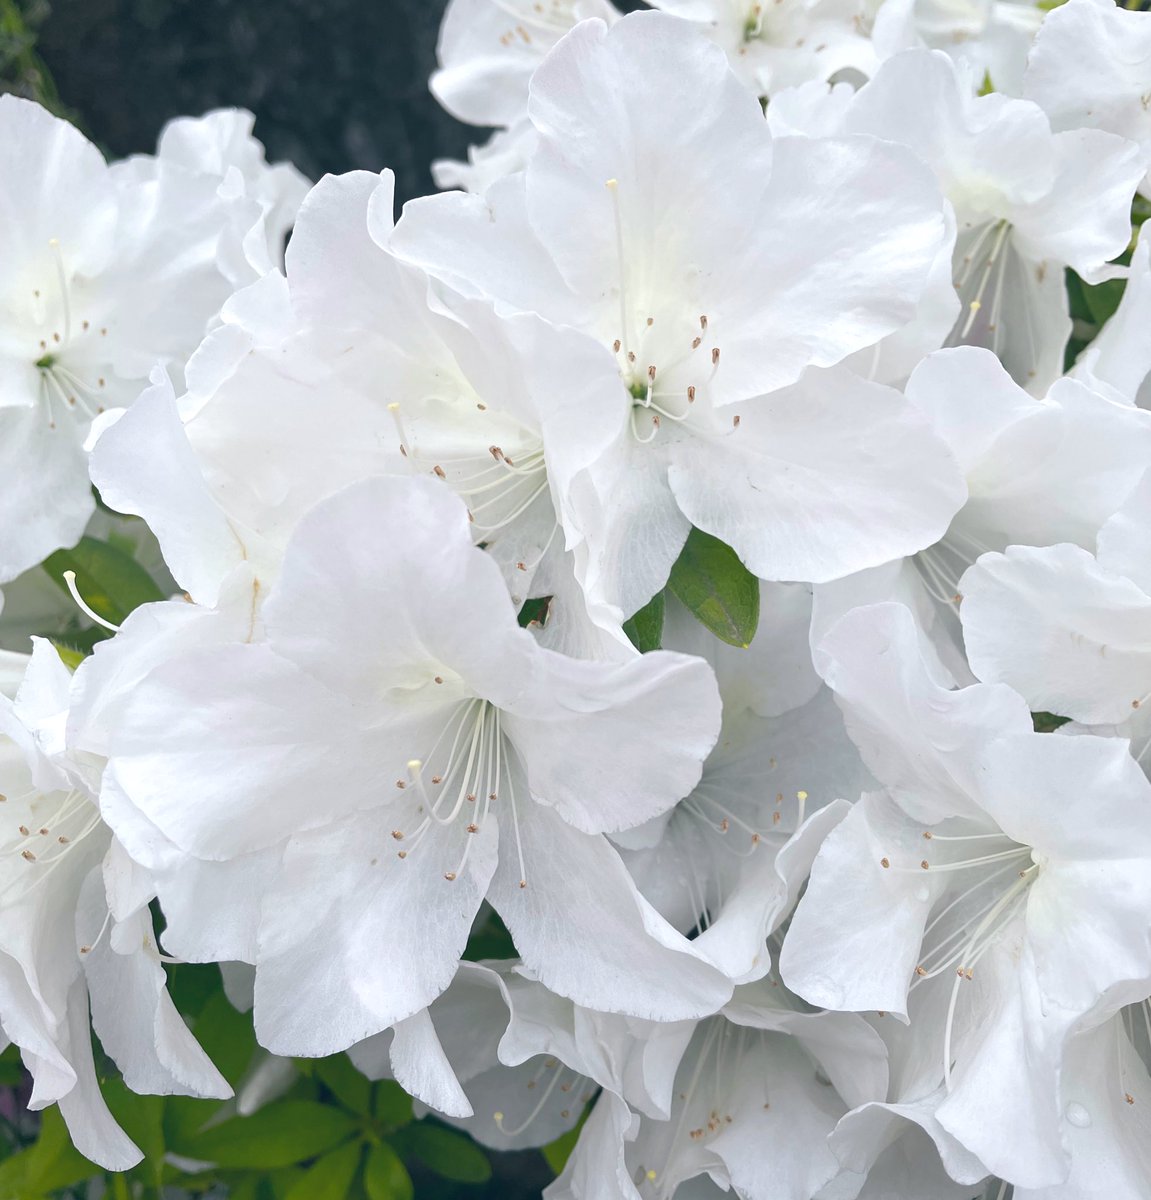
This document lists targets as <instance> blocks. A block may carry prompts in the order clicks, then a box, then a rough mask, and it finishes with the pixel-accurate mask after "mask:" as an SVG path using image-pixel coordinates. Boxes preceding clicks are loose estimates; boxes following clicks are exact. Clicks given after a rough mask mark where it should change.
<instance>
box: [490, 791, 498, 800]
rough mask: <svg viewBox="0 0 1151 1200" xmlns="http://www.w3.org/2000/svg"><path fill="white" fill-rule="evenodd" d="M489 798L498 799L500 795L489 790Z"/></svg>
mask: <svg viewBox="0 0 1151 1200" xmlns="http://www.w3.org/2000/svg"><path fill="white" fill-rule="evenodd" d="M488 799H489V800H496V799H498V797H497V796H496V794H495V792H489V793H488Z"/></svg>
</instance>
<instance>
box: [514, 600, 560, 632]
mask: <svg viewBox="0 0 1151 1200" xmlns="http://www.w3.org/2000/svg"><path fill="white" fill-rule="evenodd" d="M551 603H552V598H551V597H550V596H539V597H537V598H536V599H535V600H528V601H526V602H525V603H524V606H523V608H521V609H520V616H519V621H520V624H521V625H522V626H523V627H524V628H525V629H526V628H527V627H528V626H529V625H546V624H547V619H548V609H550V608H551Z"/></svg>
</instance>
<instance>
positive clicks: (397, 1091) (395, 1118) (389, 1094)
mask: <svg viewBox="0 0 1151 1200" xmlns="http://www.w3.org/2000/svg"><path fill="white" fill-rule="evenodd" d="M372 1112H373V1113H374V1114H375V1117H376V1120H377V1121H379V1122H380V1124H381V1125H383V1126H384V1127H385V1128H387V1129H399V1128H400V1127H401V1126H403V1125H410V1124H411V1121H412V1098H411V1096H409V1095H408V1093H407V1092H405V1091H404V1089H403V1088H402V1087H400V1085H399V1084H398V1083H396V1082H395V1081H394V1080H392V1079H384V1080H382V1081H381V1082H380V1083H377V1084H376V1089H375V1095H374V1097H373V1099H372Z"/></svg>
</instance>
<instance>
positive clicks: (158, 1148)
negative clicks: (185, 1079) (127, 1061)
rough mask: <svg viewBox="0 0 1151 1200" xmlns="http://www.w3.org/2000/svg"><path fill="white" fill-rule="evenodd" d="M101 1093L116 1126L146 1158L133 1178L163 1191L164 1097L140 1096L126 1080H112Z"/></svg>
mask: <svg viewBox="0 0 1151 1200" xmlns="http://www.w3.org/2000/svg"><path fill="white" fill-rule="evenodd" d="M100 1090H101V1091H102V1092H103V1094H104V1100H105V1102H106V1103H107V1105H108V1109H109V1111H110V1112H111V1113H112V1116H113V1117H115V1118H116V1123H117V1124H118V1125H119V1126H120V1128H121V1129H123V1130H124V1132H125V1133H126V1134H127V1135H128V1136H129V1137H130V1138H131V1139H132V1141H134V1142H135V1143H136V1145H137V1146H139V1147H140V1151H141V1153H142V1154H143V1155H144V1161H143V1162H142V1163H140V1164H139V1166H137V1167H134V1168H133V1171H132V1173H133V1175H134V1176H136V1177H137V1178H140V1179H144V1180H147V1182H148V1183H149V1184H151V1185H152V1186H154V1187H159V1186H160V1183H161V1181H162V1179H163V1174H164V1150H165V1146H164V1105H165V1100H164V1097H163V1096H138V1095H137V1094H136V1093H135V1092H133V1091H130V1090H129V1089H128V1088H127V1086H126V1085H125V1084H124V1081H123V1080H122V1079H111V1080H109V1081H108V1082H107V1083H105V1084H104V1085H103V1086H102V1087H101V1089H100Z"/></svg>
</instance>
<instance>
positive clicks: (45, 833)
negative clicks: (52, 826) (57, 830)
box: [40, 829, 48, 837]
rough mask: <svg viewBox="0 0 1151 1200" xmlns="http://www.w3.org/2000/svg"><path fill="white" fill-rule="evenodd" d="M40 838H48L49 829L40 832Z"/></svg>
mask: <svg viewBox="0 0 1151 1200" xmlns="http://www.w3.org/2000/svg"><path fill="white" fill-rule="evenodd" d="M40 836H41V837H47V836H48V830H47V829H41V830H40Z"/></svg>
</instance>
